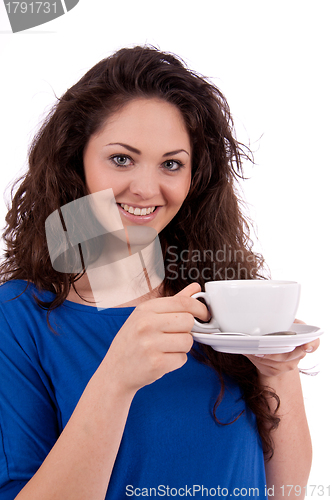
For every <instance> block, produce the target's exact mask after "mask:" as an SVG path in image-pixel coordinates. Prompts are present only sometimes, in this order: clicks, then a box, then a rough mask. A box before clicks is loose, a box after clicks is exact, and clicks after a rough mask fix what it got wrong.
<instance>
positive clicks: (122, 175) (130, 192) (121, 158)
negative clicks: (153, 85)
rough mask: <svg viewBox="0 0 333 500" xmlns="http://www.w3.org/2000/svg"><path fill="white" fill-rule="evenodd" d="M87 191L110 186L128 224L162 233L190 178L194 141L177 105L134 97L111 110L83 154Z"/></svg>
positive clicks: (174, 211) (124, 222)
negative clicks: (191, 139) (144, 226)
mask: <svg viewBox="0 0 333 500" xmlns="http://www.w3.org/2000/svg"><path fill="white" fill-rule="evenodd" d="M83 162H84V172H85V179H86V185H87V188H88V191H89V192H90V193H96V192H98V191H102V190H105V189H108V188H112V190H113V194H114V197H115V200H116V202H117V206H118V209H119V212H120V215H121V220H122V223H123V224H124V226H134V225H138V224H140V225H147V226H150V227H152V228H154V229H155V230H156V231H157V232H158V233H159V232H160V231H161V230H162V229H163V228H164V227H165V226H166V225H167V224H168V223H169V222H170V221H171V220H172V219H173V217H174V216H175V215H176V213H177V212H178V210H179V209H180V207H181V205H182V203H183V201H184V200H185V198H186V196H187V193H188V191H189V188H190V183H191V144H190V137H189V134H188V132H187V130H186V127H185V123H184V120H183V117H182V115H181V113H180V111H179V110H178V108H177V107H175V106H174V105H172V104H170V103H168V102H166V101H163V100H160V99H157V98H151V99H144V98H140V99H134V100H132V101H131V102H129V103H128V104H127V105H126V106H125V107H123V108H122V109H121V111H119V112H117V113H114V114H112V115H111V116H110V117H109V119H108V120H107V122H106V123H105V125H104V127H103V129H102V130H100V131H99V132H98V133H97V134H96V135H93V136H92V137H91V138H90V140H89V142H88V144H87V146H86V148H85V151H84V155H83Z"/></svg>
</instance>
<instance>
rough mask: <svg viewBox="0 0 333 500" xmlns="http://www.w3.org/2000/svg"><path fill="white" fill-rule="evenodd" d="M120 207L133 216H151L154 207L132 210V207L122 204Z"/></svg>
mask: <svg viewBox="0 0 333 500" xmlns="http://www.w3.org/2000/svg"><path fill="white" fill-rule="evenodd" d="M120 206H121V207H122V208H123V209H124V210H126V212H129V213H130V214H133V215H148V214H151V213H152V212H154V210H155V208H156V207H149V208H138V207H136V208H134V207H131V206H129V205H126V204H124V203H121V204H120Z"/></svg>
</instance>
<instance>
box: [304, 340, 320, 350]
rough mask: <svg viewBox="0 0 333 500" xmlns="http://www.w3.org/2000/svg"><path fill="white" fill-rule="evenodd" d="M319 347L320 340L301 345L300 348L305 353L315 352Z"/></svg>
mask: <svg viewBox="0 0 333 500" xmlns="http://www.w3.org/2000/svg"><path fill="white" fill-rule="evenodd" d="M319 345H320V339H316V340H313V341H312V342H308V343H307V344H303V345H302V346H301V348H302V350H303V351H304V352H306V353H310V352H315V351H316V350H317V349H318V347H319Z"/></svg>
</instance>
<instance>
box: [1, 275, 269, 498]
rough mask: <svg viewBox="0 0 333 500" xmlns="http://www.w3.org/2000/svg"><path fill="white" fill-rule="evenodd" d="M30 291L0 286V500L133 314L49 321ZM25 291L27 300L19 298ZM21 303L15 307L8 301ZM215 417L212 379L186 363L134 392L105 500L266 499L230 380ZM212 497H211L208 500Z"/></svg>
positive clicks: (248, 425) (41, 453)
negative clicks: (151, 499)
mask: <svg viewBox="0 0 333 500" xmlns="http://www.w3.org/2000/svg"><path fill="white" fill-rule="evenodd" d="M25 287H26V282H24V281H19V280H16V281H10V282H8V283H6V284H4V285H2V286H0V499H1V500H9V499H10V500H12V499H14V498H15V496H16V495H17V494H18V492H19V491H20V490H21V489H22V488H23V486H24V485H25V484H26V483H27V482H28V481H29V479H30V478H31V477H32V476H33V475H34V473H35V472H36V471H37V469H38V468H39V466H40V465H41V463H42V462H43V460H44V459H45V457H46V456H47V454H48V453H49V451H50V449H51V448H52V446H53V445H54V443H55V442H56V440H57V438H58V437H59V435H60V433H61V431H62V430H63V428H64V427H65V425H66V423H67V422H68V420H69V418H70V416H71V414H72V412H73V410H74V408H75V406H76V404H77V402H78V401H79V399H80V397H81V394H82V392H83V391H84V389H85V387H86V385H87V383H88V381H89V379H90V378H91V376H92V375H93V374H94V372H95V371H96V369H97V368H98V366H99V364H100V363H101V361H102V359H103V357H104V356H105V354H106V352H107V350H108V348H109V346H110V344H111V342H112V340H113V339H114V337H115V335H116V334H117V332H118V330H119V329H120V328H121V326H122V325H123V323H124V322H125V321H126V319H127V318H128V317H129V315H130V314H131V313H132V311H133V309H134V308H132V307H124V308H110V309H104V310H98V309H97V308H95V307H93V306H89V305H81V304H76V303H74V302H70V301H65V302H64V304H62V305H61V306H60V307H58V308H57V309H55V310H54V311H52V312H51V313H50V323H51V325H52V327H53V328H54V330H56V332H57V333H56V334H55V333H54V332H53V331H52V330H51V329H50V328H49V327H48V324H47V311H46V310H44V309H42V308H40V307H39V306H38V305H37V303H36V301H35V300H34V294H36V295H37V296H39V297H41V298H43V299H44V300H46V299H47V300H50V299H52V298H53V297H54V295H53V294H52V293H51V292H43V293H40V292H37V289H36V288H35V287H34V286H33V285H29V287H28V289H27V290H26V291H24V289H25ZM22 292H23V293H22ZM19 294H21V295H20V296H19V297H18V298H14V297H16V296H17V295H19ZM224 378H225V383H226V391H225V395H224V398H223V401H222V403H221V404H220V406H219V407H218V410H217V416H218V418H219V419H220V420H221V421H222V422H225V423H228V422H231V421H232V420H234V419H235V417H237V415H239V414H240V413H241V412H242V411H243V410H244V412H243V414H242V415H241V416H240V417H239V418H238V420H237V421H236V422H234V423H232V424H230V425H225V426H223V425H218V424H217V423H216V422H215V420H214V418H213V417H212V407H213V404H214V402H215V399H216V396H217V395H218V393H219V380H218V377H217V375H216V374H215V372H214V371H213V370H212V369H211V368H209V367H207V366H205V365H203V364H202V363H199V362H198V361H197V360H195V359H194V358H193V357H192V355H189V356H188V361H187V362H186V364H185V365H184V366H183V367H182V368H180V369H178V370H175V371H173V372H171V373H168V374H166V375H164V376H163V377H162V378H161V379H159V380H157V381H156V382H154V383H153V384H150V385H148V386H146V387H143V388H142V389H140V390H139V391H138V392H137V393H136V395H135V397H134V399H133V402H132V405H131V408H130V411H129V415H128V419H127V422H126V426H125V430H124V434H123V438H122V441H121V445H120V449H119V452H118V455H117V459H116V462H115V466H114V469H113V472H112V476H111V481H110V485H109V489H108V492H107V495H106V499H107V500H111V499H125V498H130V497H133V498H136V497H138V496H150V497H163V496H165V497H173V498H182V497H184V496H187V497H188V496H193V497H194V496H195V497H197V498H202V497H207V496H216V497H219V496H221V497H222V496H223V497H225V498H228V497H229V496H241V497H242V498H244V497H245V498H260V499H263V498H266V494H265V469H264V459H263V451H262V446H261V440H260V437H259V434H258V430H257V425H256V419H255V416H254V414H253V413H252V412H251V411H250V410H249V408H248V407H247V406H246V405H245V403H244V400H243V399H242V397H241V396H242V395H241V392H240V389H239V387H238V386H237V385H236V384H235V383H234V382H233V381H232V380H231V379H230V378H228V377H224ZM214 492H215V493H214Z"/></svg>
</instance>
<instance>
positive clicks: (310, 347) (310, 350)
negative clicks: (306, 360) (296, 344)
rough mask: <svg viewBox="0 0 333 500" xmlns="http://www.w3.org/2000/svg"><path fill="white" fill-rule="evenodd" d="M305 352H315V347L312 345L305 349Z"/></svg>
mask: <svg viewBox="0 0 333 500" xmlns="http://www.w3.org/2000/svg"><path fill="white" fill-rule="evenodd" d="M303 350H304V352H312V351H313V347H312V345H310V346H309V347H307V348H306V349H303Z"/></svg>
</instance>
